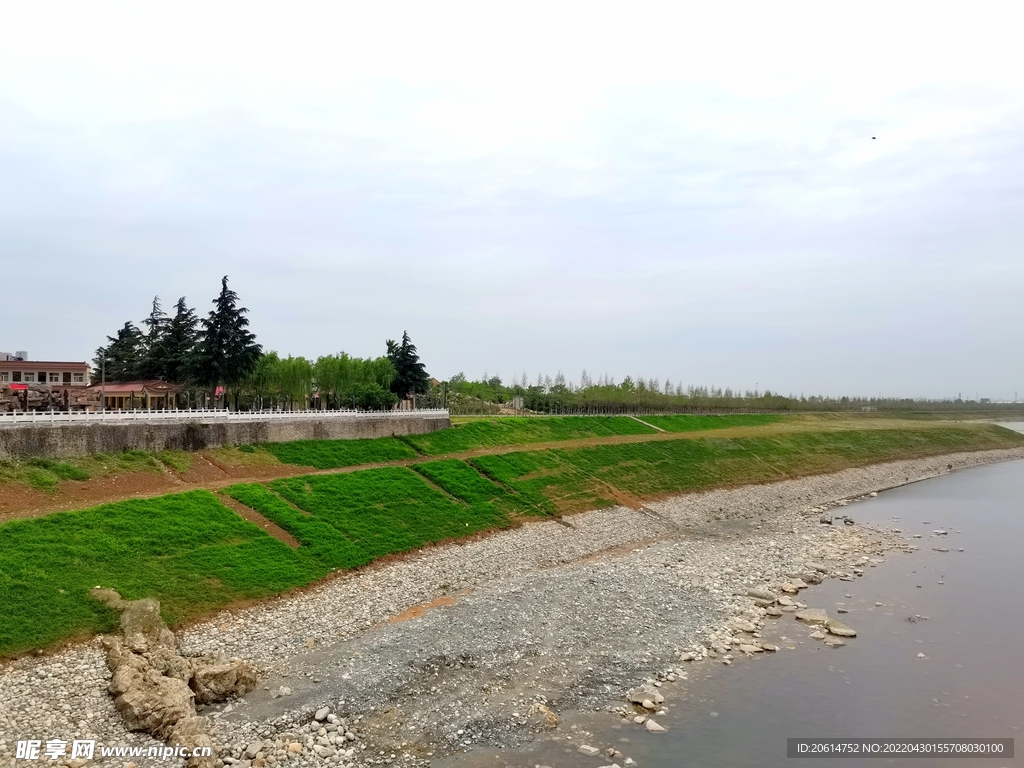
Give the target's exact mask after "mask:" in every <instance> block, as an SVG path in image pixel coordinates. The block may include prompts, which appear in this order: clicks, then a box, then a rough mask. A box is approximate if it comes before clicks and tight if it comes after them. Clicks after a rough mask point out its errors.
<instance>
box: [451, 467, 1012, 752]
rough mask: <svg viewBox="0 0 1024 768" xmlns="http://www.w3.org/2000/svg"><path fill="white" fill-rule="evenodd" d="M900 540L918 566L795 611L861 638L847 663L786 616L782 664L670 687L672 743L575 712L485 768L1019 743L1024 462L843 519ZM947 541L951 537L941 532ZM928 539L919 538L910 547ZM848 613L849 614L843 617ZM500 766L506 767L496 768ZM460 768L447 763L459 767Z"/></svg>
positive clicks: (740, 665) (834, 583)
mask: <svg viewBox="0 0 1024 768" xmlns="http://www.w3.org/2000/svg"><path fill="white" fill-rule="evenodd" d="M844 511H845V512H847V513H848V514H850V515H851V516H853V517H854V518H855V519H857V520H858V521H863V522H866V523H871V524H874V525H878V526H880V527H883V528H886V529H890V530H894V529H899V531H900V535H901V536H902V537H903V538H904V539H905V540H906V542H907V543H908V544H911V545H916V546H917V547H919V549H918V550H917V551H916V552H911V553H903V552H893V553H890V554H889V555H887V556H886V558H885V560H886V562H884V563H881V564H879V565H878V566H877V567H875V568H867V569H865V572H864V575H863V576H861V577H859V578H856V579H855V580H854V581H852V582H848V581H839V580H829V581H827V582H825V583H824V584H821V585H819V586H814V587H811V588H810V589H809V590H807V591H805V592H802V593H801V595H800V599H801V600H803V601H805V602H807V603H808V604H809V605H810V606H812V607H816V608H821V609H824V610H826V611H827V612H828V613H829V615H831V616H837V617H838V618H841V619H842V620H843V621H844V622H845V623H847V624H848V625H850V626H851V627H853V628H854V629H855V630H856V631H857V633H858V635H857V637H856V638H855V639H850V640H848V641H847V645H846V646H844V647H840V648H830V647H827V646H825V645H823V644H822V643H821V642H819V641H818V640H814V639H811V638H810V636H809V635H810V633H811V632H812V631H813V629H812V628H811V627H807V626H804V625H801V624H800V623H799V622H797V621H795V620H794V619H793V618H792V616H790V615H784V616H783V617H781V618H778V619H774V620H770V623H769V624H768V625H767V626H766V629H765V633H764V635H765V637H767V638H771V639H774V641H775V642H777V643H778V645H779V646H780V651H779V652H777V653H775V654H771V655H769V654H762V655H758V656H757V657H742V656H740V657H739V658H737V659H736V660H735V662H734V663H733V664H732V665H731V666H728V667H727V666H724V665H723V664H720V663H716V662H714V661H711V660H708V661H704V662H701V663H698V664H691V665H690V668H689V680H688V681H686V682H679V683H675V684H668V683H666V684H664V685H663V690H664V691H665V696H666V702H665V704H666V708H667V710H668V712H667V714H659V715H657V719H658V722H659V723H660V724H661V725H663V726H665V727H667V728H668V731H667V732H666V733H664V734H658V735H652V734H648V733H645V732H644V731H643V729H642V727H641V726H638V725H634V724H632V723H631V722H629V721H627V720H623V719H622V718H620V717H615V716H613V715H610V714H604V713H602V714H595V713H590V714H583V713H576V714H574V715H571V716H568V717H566V718H565V720H564V724H563V728H560V729H559V730H560V731H564V733H565V732H567V733H570V734H571V733H573V730H572V729H573V728H575V732H576V733H577V734H581V736H580V738H577V739H575V740H573V741H572V742H567V741H566V739H565V737H564V733H562V734H557V735H553V736H548V737H545V738H543V739H541V740H539V741H538V742H536V743H534V744H533V745H531V746H530V747H529V748H528V749H529V751H524V752H523V753H522V754H519V755H507V754H505V755H502V754H500V753H495V754H493V755H490V756H489V757H490V761H489V762H487V763H480V762H479V758H474V760H473V763H474V764H487V765H495V766H500V765H509V766H513V765H515V766H520V765H530V766H533V765H549V766H569V767H572V766H581V767H582V766H596V765H599V764H601V765H607V764H610V763H612V762H616V763H619V764H621V763H622V760H621V759H614V760H613V759H609V758H607V757H604V759H603V760H601V761H600V762H596V758H593V757H586V756H584V755H581V754H579V753H578V752H577V751H576V748H577V745H578V744H579V743H580V742H581V741H586V743H587V744H588V745H595V746H598V747H600V748H601V749H602V753H604V751H605V750H606V749H607V748H609V747H611V748H613V749H618V750H620V751H621V752H622V753H623V755H626V756H628V757H630V758H632V759H633V760H634V761H636V763H637V764H638V765H640V766H687V768H701V767H704V766H707V767H708V768H711V767H712V766H714V767H716V768H717V767H718V766H731V767H733V768H743V767H745V766H750V767H751V768H753V767H754V766H757V767H758V768H762V767H768V768H770V767H771V766H788V767H790V768H791V767H792V766H793V765H795V764H799V763H809V764H810V765H813V766H828V765H841V766H848V767H850V768H853V766H857V765H879V764H886V763H889V762H894V761H886V760H879V759H873V760H861V759H848V758H844V759H835V758H833V759H813V760H793V759H790V758H787V757H786V739H787V737H821V736H828V737H851V738H883V737H903V738H911V737H1002V738H1006V737H1010V738H1015V737H1017V736H1019V735H1020V734H1021V728H1024V698H1022V696H1021V686H1022V684H1024V665H1022V664H1021V662H1020V648H1019V646H1020V640H1021V638H1022V637H1024V612H1022V611H1021V609H1020V606H1021V594H1020V590H1021V587H1022V585H1024V557H1022V556H1021V543H1022V542H1024V461H1014V462H1007V463H1003V464H994V465H989V466H982V467H975V468H971V469H965V470H962V471H960V472H956V473H953V474H950V475H947V476H944V477H938V478H934V479H929V480H925V481H922V482H919V483H914V484H911V485H907V486H904V487H901V488H896V489H893V490H890V491H886V492H884V493H881V494H880V495H879V496H878V497H877V498H872V499H870V500H866V501H862V502H859V503H854V504H851V505H850V506H849V507H847V508H846V509H845V510H844ZM937 531H945V533H936V532H937ZM916 537H920V538H916ZM840 610H843V611H848V613H845V614H840V613H838V611H840ZM495 758H497V759H495ZM460 763H463V764H464V763H465V761H462V760H458V759H456V760H452V761H451V762H450V764H451V765H458V764H460ZM916 764H927V765H929V766H945V765H949V766H967V765H974V764H976V765H988V766H1002V765H1006V766H1010V765H1021V764H1024V762H1022V761H1021V759H1020V757H1019V756H1018V757H1017V759H1016V760H1013V759H947V760H940V759H934V758H928V759H926V760H925V761H917V763H916Z"/></svg>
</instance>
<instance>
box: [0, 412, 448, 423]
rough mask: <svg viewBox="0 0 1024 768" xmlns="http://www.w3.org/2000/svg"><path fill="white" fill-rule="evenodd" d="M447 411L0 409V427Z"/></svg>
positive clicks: (404, 415) (364, 416) (403, 415)
mask: <svg viewBox="0 0 1024 768" xmlns="http://www.w3.org/2000/svg"><path fill="white" fill-rule="evenodd" d="M430 415H437V416H440V415H445V416H447V415H448V411H446V410H445V409H443V408H418V409H416V410H411V411H228V410H224V409H213V408H206V409H196V408H189V409H179V410H169V411H143V410H138V411H14V412H12V413H0V427H6V426H14V425H16V424H39V425H44V424H132V423H147V422H148V423H157V422H180V423H183V424H184V423H188V422H200V423H211V422H238V421H278V420H292V421H296V420H302V421H310V420H323V419H368V418H369V419H373V418H378V419H379V418H381V417H382V416H385V417H387V418H389V419H390V418H399V419H401V418H412V417H416V416H430Z"/></svg>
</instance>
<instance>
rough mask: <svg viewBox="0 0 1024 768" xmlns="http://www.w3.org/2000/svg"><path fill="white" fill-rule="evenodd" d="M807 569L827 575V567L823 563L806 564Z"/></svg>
mask: <svg viewBox="0 0 1024 768" xmlns="http://www.w3.org/2000/svg"><path fill="white" fill-rule="evenodd" d="M807 567H808V568H810V569H811V570H812V571H817V572H818V573H828V566H827V565H825V564H824V563H814V562H808V563H807Z"/></svg>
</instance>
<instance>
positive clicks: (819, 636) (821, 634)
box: [811, 632, 825, 640]
mask: <svg viewBox="0 0 1024 768" xmlns="http://www.w3.org/2000/svg"><path fill="white" fill-rule="evenodd" d="M811 637H812V638H814V639H815V640H824V639H825V633H824V632H811Z"/></svg>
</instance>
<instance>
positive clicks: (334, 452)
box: [260, 437, 416, 469]
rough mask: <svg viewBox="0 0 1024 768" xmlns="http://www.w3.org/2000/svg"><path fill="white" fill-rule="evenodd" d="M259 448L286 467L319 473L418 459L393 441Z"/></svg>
mask: <svg viewBox="0 0 1024 768" xmlns="http://www.w3.org/2000/svg"><path fill="white" fill-rule="evenodd" d="M260 447H261V448H262V449H263V450H265V451H267V452H268V453H270V454H272V455H273V456H275V457H276V458H277V460H278V461H280V462H281V463H283V464H296V465H298V466H300V467H315V468H316V469H340V468H341V467H354V466H358V465H360V464H377V463H380V462H385V461H395V460H398V459H414V458H416V451H414V450H413V449H412V448H410V447H409V446H408V445H406V444H405V443H404V442H402V441H401V440H399V439H397V438H394V437H379V438H375V439H370V440H296V441H294V442H291V443H265V444H264V445H262V446H260Z"/></svg>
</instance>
